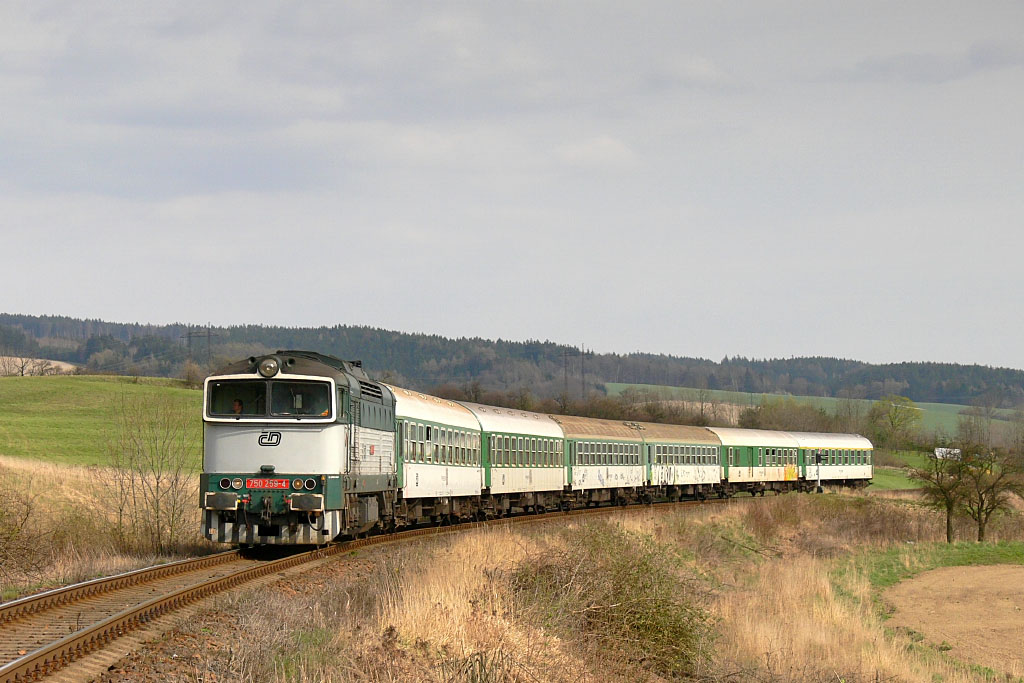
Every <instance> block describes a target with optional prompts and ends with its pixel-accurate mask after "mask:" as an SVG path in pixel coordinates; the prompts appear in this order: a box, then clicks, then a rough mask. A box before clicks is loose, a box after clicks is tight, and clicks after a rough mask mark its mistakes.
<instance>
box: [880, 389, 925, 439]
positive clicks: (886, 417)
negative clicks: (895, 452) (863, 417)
mask: <svg viewBox="0 0 1024 683" xmlns="http://www.w3.org/2000/svg"><path fill="white" fill-rule="evenodd" d="M868 423H869V424H870V425H871V427H872V429H873V431H874V435H873V436H874V437H875V440H876V441H877V442H881V445H883V446H885V447H886V448H893V449H899V448H900V447H902V446H904V445H906V443H907V442H908V441H909V440H910V438H911V436H913V435H914V434H915V432H916V431H917V428H918V426H919V425H920V423H921V409H920V408H918V407H917V405H916V404H915V403H914V402H913V401H911V400H910V399H909V398H907V397H906V396H896V395H894V394H893V395H889V396H884V397H883V398H881V399H879V400H877V401H875V402H874V403H873V404H872V405H871V409H870V410H869V411H868Z"/></svg>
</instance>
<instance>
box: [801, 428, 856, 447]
mask: <svg viewBox="0 0 1024 683" xmlns="http://www.w3.org/2000/svg"><path fill="white" fill-rule="evenodd" d="M789 434H790V435H791V436H792V437H793V438H794V439H796V440H797V443H799V444H800V448H873V446H872V445H871V442H870V441H869V440H868V439H865V438H864V437H863V436H861V435H860V434H825V433H819V432H789Z"/></svg>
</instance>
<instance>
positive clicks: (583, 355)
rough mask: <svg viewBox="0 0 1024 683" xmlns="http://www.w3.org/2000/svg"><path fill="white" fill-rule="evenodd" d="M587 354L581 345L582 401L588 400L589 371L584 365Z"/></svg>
mask: <svg viewBox="0 0 1024 683" xmlns="http://www.w3.org/2000/svg"><path fill="white" fill-rule="evenodd" d="M586 356H587V352H586V351H585V350H584V349H583V344H580V400H581V401H585V400H587V397H586V392H587V371H586V366H585V365H584V363H585V359H586Z"/></svg>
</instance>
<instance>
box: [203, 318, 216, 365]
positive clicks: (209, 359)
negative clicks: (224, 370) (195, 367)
mask: <svg viewBox="0 0 1024 683" xmlns="http://www.w3.org/2000/svg"><path fill="white" fill-rule="evenodd" d="M216 336H217V335H215V334H211V332H210V323H206V367H207V368H208V370H207V371H208V372H210V371H212V369H213V353H212V352H211V351H210V337H216Z"/></svg>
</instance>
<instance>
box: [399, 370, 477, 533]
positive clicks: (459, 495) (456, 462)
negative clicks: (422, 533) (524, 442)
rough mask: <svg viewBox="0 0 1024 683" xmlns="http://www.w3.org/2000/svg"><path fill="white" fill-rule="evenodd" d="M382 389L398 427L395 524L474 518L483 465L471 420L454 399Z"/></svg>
mask: <svg viewBox="0 0 1024 683" xmlns="http://www.w3.org/2000/svg"><path fill="white" fill-rule="evenodd" d="M385 386H387V385H385ZM388 389H390V390H391V392H392V393H393V394H394V396H395V415H396V419H397V423H398V424H397V440H398V449H399V457H398V486H399V488H400V489H401V497H400V504H399V506H398V510H397V513H396V515H397V521H398V524H399V525H404V524H414V523H417V522H421V521H440V520H442V519H450V518H453V517H454V518H462V519H468V518H472V517H476V516H478V515H479V513H480V491H481V489H482V488H483V486H484V467H483V453H482V452H481V448H480V423H479V422H478V421H477V418H476V416H475V415H474V414H473V413H472V411H470V410H469V409H468V408H466V407H465V406H463V405H461V404H459V403H456V402H454V401H449V400H447V399H443V398H438V397H436V396H429V395H427V394H422V393H420V392H417V391H411V390H409V389H401V388H399V387H392V386H388Z"/></svg>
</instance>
